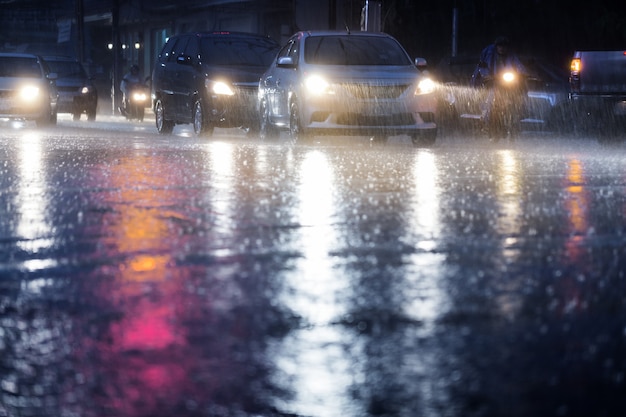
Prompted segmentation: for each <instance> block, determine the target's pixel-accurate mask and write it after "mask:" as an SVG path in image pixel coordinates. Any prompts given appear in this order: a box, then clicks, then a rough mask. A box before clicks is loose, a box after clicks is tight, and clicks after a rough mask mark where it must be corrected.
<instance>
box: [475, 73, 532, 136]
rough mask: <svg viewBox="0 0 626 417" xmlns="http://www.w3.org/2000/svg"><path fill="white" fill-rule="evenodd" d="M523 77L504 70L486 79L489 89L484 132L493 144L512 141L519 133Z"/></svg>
mask: <svg viewBox="0 0 626 417" xmlns="http://www.w3.org/2000/svg"><path fill="white" fill-rule="evenodd" d="M525 81H526V80H525V77H524V76H523V75H522V74H519V73H517V72H515V71H513V70H505V71H502V72H501V73H499V74H497V75H496V76H495V77H492V78H490V79H487V80H486V82H485V84H486V87H488V88H489V94H488V98H487V108H486V114H485V117H484V123H485V130H486V131H487V133H488V135H489V137H490V139H491V140H492V141H493V142H498V141H499V140H500V139H506V138H508V139H509V140H511V141H512V140H514V139H515V138H516V137H517V135H518V134H519V132H520V123H521V120H522V118H523V114H524V102H525V97H526V82H525Z"/></svg>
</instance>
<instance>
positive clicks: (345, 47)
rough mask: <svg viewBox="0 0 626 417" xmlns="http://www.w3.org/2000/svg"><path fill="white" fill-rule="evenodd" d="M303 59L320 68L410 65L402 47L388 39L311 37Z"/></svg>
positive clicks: (306, 42) (306, 45)
mask: <svg viewBox="0 0 626 417" xmlns="http://www.w3.org/2000/svg"><path fill="white" fill-rule="evenodd" d="M304 60H305V61H306V62H307V63H310V64H319V65H411V61H410V59H409V58H408V56H407V55H406V53H405V52H404V50H403V49H402V47H401V46H400V45H399V44H398V43H397V42H396V41H395V40H393V39H390V38H385V37H375V36H367V37H357V36H350V35H341V36H334V35H333V36H311V37H309V38H307V39H306V41H305V47H304Z"/></svg>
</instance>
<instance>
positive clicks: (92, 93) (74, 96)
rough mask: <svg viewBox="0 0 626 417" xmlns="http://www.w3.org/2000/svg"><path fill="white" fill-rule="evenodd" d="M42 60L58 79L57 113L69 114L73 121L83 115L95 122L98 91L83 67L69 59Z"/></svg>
mask: <svg viewBox="0 0 626 417" xmlns="http://www.w3.org/2000/svg"><path fill="white" fill-rule="evenodd" d="M44 60H45V61H46V63H47V64H48V66H49V67H50V71H51V72H54V73H56V74H57V77H58V78H57V81H56V83H57V88H58V90H59V103H58V107H59V109H58V112H59V113H71V114H72V117H73V119H74V120H79V119H80V115H81V114H83V113H85V114H86V115H87V119H88V120H96V109H97V107H98V91H96V87H95V86H94V84H93V82H92V81H91V78H90V77H89V76H88V75H87V72H86V71H85V68H84V67H83V65H82V64H81V63H80V62H79V61H78V60H76V59H74V58H71V57H63V56H45V57H44Z"/></svg>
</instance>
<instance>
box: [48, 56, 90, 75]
mask: <svg viewBox="0 0 626 417" xmlns="http://www.w3.org/2000/svg"><path fill="white" fill-rule="evenodd" d="M46 62H47V63H48V67H49V68H50V72H56V74H57V75H58V76H59V78H63V77H86V76H87V75H86V73H85V70H84V68H83V67H82V65H80V63H78V62H72V61H54V60H46Z"/></svg>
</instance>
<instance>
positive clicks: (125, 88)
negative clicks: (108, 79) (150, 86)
mask: <svg viewBox="0 0 626 417" xmlns="http://www.w3.org/2000/svg"><path fill="white" fill-rule="evenodd" d="M140 83H141V76H140V75H139V66H138V65H136V64H135V65H132V66H131V67H130V70H129V71H128V72H127V73H126V75H124V77H123V78H122V82H121V83H120V90H121V91H122V100H123V104H122V107H121V108H120V112H121V113H122V114H124V115H125V114H126V109H128V108H129V104H130V89H131V88H132V86H133V85H134V84H140Z"/></svg>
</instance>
